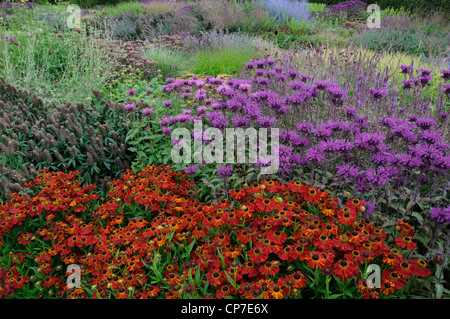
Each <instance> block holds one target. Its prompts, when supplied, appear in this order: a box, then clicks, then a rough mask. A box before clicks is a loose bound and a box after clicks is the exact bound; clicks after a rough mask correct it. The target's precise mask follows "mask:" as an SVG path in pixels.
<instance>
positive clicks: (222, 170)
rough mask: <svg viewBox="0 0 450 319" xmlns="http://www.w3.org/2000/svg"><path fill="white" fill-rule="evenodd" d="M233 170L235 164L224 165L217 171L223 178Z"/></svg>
mask: <svg viewBox="0 0 450 319" xmlns="http://www.w3.org/2000/svg"><path fill="white" fill-rule="evenodd" d="M232 171H233V166H230V165H223V166H220V167H219V168H218V169H217V173H218V174H219V176H220V177H222V178H225V177H228V176H231V172H232Z"/></svg>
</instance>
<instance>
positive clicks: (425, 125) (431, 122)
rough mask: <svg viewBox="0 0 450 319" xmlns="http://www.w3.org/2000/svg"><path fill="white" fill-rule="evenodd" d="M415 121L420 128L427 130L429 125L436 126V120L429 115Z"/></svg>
mask: <svg viewBox="0 0 450 319" xmlns="http://www.w3.org/2000/svg"><path fill="white" fill-rule="evenodd" d="M416 123H417V126H419V127H420V128H422V129H424V130H428V129H429V128H430V127H432V126H436V124H437V122H436V120H434V119H432V118H429V117H424V118H420V119H417V120H416Z"/></svg>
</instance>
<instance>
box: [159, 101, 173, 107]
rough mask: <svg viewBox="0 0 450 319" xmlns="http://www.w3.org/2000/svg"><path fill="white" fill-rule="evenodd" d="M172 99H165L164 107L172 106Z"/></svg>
mask: <svg viewBox="0 0 450 319" xmlns="http://www.w3.org/2000/svg"><path fill="white" fill-rule="evenodd" d="M172 103H173V102H172V100H167V101H163V102H162V105H163V106H164V107H170V106H172Z"/></svg>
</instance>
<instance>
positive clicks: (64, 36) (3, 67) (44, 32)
mask: <svg viewBox="0 0 450 319" xmlns="http://www.w3.org/2000/svg"><path fill="white" fill-rule="evenodd" d="M35 14H36V15H37V16H39V17H40V20H39V21H38V22H37V23H36V24H35V25H34V24H29V23H26V21H27V19H31V18H32V15H30V13H24V14H23V15H17V16H15V17H12V18H10V19H8V25H7V26H6V25H5V26H2V25H0V33H5V34H6V35H8V36H9V37H14V38H15V39H16V40H15V41H14V42H12V41H10V42H8V41H3V40H2V41H1V44H2V45H1V46H0V73H1V74H2V75H3V76H4V77H5V80H6V81H7V82H8V83H10V84H12V85H14V86H16V87H22V88H24V89H26V90H28V91H32V92H33V93H36V94H37V95H39V96H41V97H42V98H43V99H44V102H46V103H48V102H50V101H55V102H57V103H65V102H66V101H71V102H72V103H76V102H79V101H83V100H86V98H88V97H89V96H90V95H91V93H90V89H96V90H100V89H101V88H102V87H103V85H104V83H105V82H106V81H107V80H108V78H109V76H110V72H111V70H112V68H113V64H114V60H113V59H105V56H108V55H109V54H110V53H111V52H110V51H109V48H108V47H107V45H106V43H105V42H103V43H102V42H100V41H95V40H92V39H89V36H87V35H86V34H85V33H84V32H83V30H77V29H68V28H67V27H66V25H65V15H64V14H57V13H51V12H47V13H45V12H42V11H36V12H35ZM104 41H106V40H104ZM80 87H85V88H86V89H83V90H80Z"/></svg>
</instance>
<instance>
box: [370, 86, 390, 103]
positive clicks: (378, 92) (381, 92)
mask: <svg viewBox="0 0 450 319" xmlns="http://www.w3.org/2000/svg"><path fill="white" fill-rule="evenodd" d="M387 94H388V90H387V89H383V88H382V89H373V88H372V89H370V96H371V97H372V98H374V99H376V100H378V99H381V98H383V97H385V96H386V95H387Z"/></svg>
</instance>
